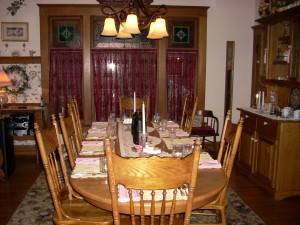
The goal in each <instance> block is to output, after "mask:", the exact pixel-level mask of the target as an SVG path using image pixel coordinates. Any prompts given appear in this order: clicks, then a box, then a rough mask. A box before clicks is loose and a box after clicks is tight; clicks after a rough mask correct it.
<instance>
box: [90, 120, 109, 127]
mask: <svg viewBox="0 0 300 225" xmlns="http://www.w3.org/2000/svg"><path fill="white" fill-rule="evenodd" d="M93 125H95V126H107V125H108V122H98V121H94V122H92V126H93Z"/></svg>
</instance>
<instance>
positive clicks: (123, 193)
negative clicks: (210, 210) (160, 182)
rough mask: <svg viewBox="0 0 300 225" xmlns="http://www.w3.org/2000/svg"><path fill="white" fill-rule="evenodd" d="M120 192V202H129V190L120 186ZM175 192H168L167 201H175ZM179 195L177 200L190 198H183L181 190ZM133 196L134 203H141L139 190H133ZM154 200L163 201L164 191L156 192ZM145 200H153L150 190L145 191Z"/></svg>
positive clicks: (171, 190) (170, 190)
mask: <svg viewBox="0 0 300 225" xmlns="http://www.w3.org/2000/svg"><path fill="white" fill-rule="evenodd" d="M118 190H119V198H118V200H119V202H129V194H128V190H127V189H126V188H125V187H124V186H123V185H120V184H119V185H118ZM173 191H174V189H169V190H167V195H166V200H172V199H173ZM178 193H179V194H178V195H177V197H176V199H177V200H187V198H188V197H187V196H186V195H184V196H182V195H181V194H180V191H179V190H178ZM132 196H133V201H139V200H140V194H139V190H132ZM154 199H155V201H159V200H162V199H163V196H162V190H156V191H155V198H154ZM144 200H152V195H151V191H150V190H144Z"/></svg>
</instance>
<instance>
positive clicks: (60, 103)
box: [49, 49, 83, 118]
mask: <svg viewBox="0 0 300 225" xmlns="http://www.w3.org/2000/svg"><path fill="white" fill-rule="evenodd" d="M82 74H83V58H82V50H81V49H75V50H74V49H72V50H70V49H51V50H50V74H49V89H50V90H49V95H50V97H49V101H50V103H51V104H52V106H53V110H54V113H55V115H56V116H57V115H58V113H59V112H62V113H63V114H65V113H66V112H67V103H68V100H69V99H70V98H72V97H76V99H77V102H78V108H79V112H80V117H81V118H83V107H82Z"/></svg>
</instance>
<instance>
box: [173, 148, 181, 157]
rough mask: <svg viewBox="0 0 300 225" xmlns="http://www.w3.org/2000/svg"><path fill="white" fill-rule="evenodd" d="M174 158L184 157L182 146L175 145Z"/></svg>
mask: <svg viewBox="0 0 300 225" xmlns="http://www.w3.org/2000/svg"><path fill="white" fill-rule="evenodd" d="M172 156H173V157H178V158H179V157H182V145H174V146H173V151H172Z"/></svg>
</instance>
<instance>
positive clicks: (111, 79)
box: [92, 49, 157, 121]
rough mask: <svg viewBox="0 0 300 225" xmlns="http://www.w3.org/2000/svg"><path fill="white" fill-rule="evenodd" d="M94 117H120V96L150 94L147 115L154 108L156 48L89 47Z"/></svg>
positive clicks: (104, 118)
mask: <svg viewBox="0 0 300 225" xmlns="http://www.w3.org/2000/svg"><path fill="white" fill-rule="evenodd" d="M92 64H93V79H94V80H93V84H94V101H95V110H96V120H97V121H106V120H107V118H108V116H109V115H110V113H115V114H116V116H119V114H120V109H119V96H124V97H133V92H135V93H136V97H137V98H142V97H144V96H145V95H150V111H149V116H151V115H152V114H153V112H154V111H155V100H156V86H157V50H156V49H92Z"/></svg>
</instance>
